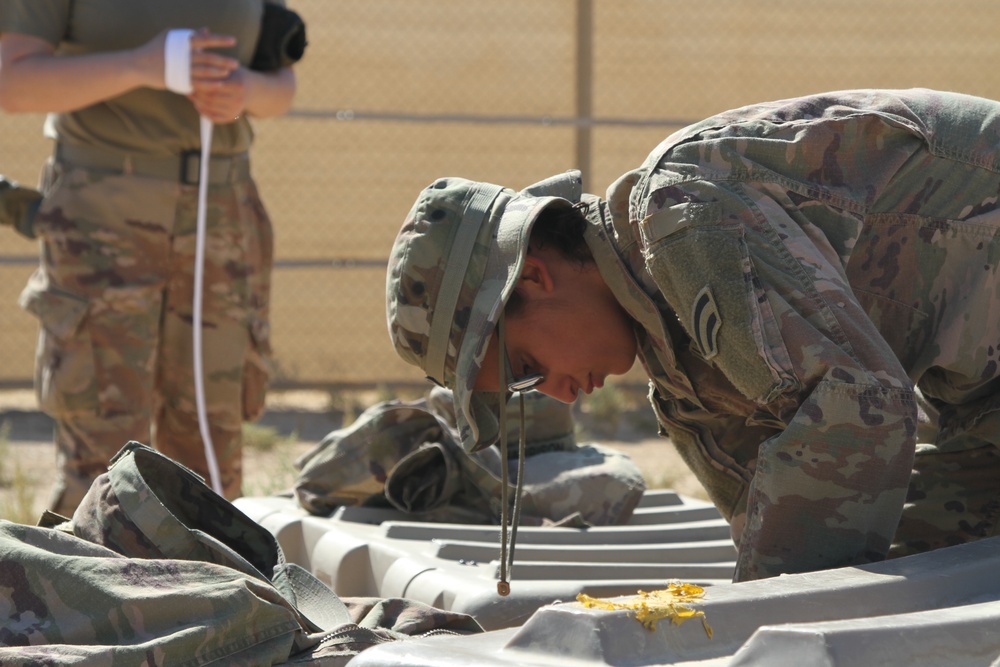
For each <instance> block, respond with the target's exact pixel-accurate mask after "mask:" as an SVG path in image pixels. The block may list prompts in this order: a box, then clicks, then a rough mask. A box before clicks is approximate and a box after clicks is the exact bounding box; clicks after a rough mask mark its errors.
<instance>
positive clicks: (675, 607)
mask: <svg viewBox="0 0 1000 667" xmlns="http://www.w3.org/2000/svg"><path fill="white" fill-rule="evenodd" d="M703 597H705V589H704V588H702V587H701V586H695V585H694V584H682V583H680V582H679V581H672V582H669V583H668V584H667V587H666V588H663V589H660V590H656V591H639V593H638V594H637V595H636V596H635V597H632V598H628V599H627V600H623V601H618V602H615V601H612V600H604V599H601V598H594V597H590V596H589V595H587V594H586V593H580V594H579V595H577V596H576V601H577V602H579V603H580V604H582V605H583V606H584V607H588V608H590V609H607V610H624V611H632V612H635V618H636V620H637V621H639V622H640V623H642V625H643V627H644V628H646V629H647V630H650V631H652V630H656V623H657V622H658V621H662V620H664V619H669V620H670V622H671V623H674V624H676V625H680V624H681V623H683V622H684V621H686V620H688V619H689V618H695V617H700V618H701V625H702V627H704V628H705V634H706V635H708V638H709V639H711V638H712V627H711V626H710V625H709V624H708V619H707V618H705V612H703V611H700V610H698V609H692V608H691V607H689V606H688V605H689V604H690V603H692V602H699V601H700V600H701V599H702V598H703Z"/></svg>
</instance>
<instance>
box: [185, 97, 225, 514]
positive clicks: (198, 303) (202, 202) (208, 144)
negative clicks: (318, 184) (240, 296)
mask: <svg viewBox="0 0 1000 667" xmlns="http://www.w3.org/2000/svg"><path fill="white" fill-rule="evenodd" d="M211 152H212V121H210V120H209V119H207V118H205V117H204V116H202V117H201V162H200V164H199V165H198V167H199V168H198V224H197V235H196V240H195V250H194V312H193V313H192V323H191V326H192V327H193V328H194V342H193V345H194V396H195V403H196V404H197V408H198V428H199V429H200V430H201V441H202V443H203V444H204V445H205V460H206V461H207V462H208V473H209V479H210V481H211V482H212V489H214V490H215V492H216V493H218V494H219V495H220V496H221V495H222V482H221V475H220V473H219V462H218V461H217V460H216V458H215V447H214V446H213V445H212V434H211V433H210V432H209V428H208V414H207V410H206V408H205V375H204V371H203V370H202V340H201V310H202V291H203V283H204V281H205V235H206V232H205V226H206V225H205V218H206V217H207V216H206V213H207V209H208V161H209V158H210V156H211Z"/></svg>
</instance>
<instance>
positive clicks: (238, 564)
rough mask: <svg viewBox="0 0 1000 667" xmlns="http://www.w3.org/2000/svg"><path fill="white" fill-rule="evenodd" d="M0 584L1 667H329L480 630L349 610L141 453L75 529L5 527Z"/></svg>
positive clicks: (195, 485) (402, 609)
mask: <svg viewBox="0 0 1000 667" xmlns="http://www.w3.org/2000/svg"><path fill="white" fill-rule="evenodd" d="M70 531H71V532H70ZM0 582H2V585H3V586H4V588H5V589H6V590H7V591H8V596H7V597H8V602H9V604H8V605H7V607H6V609H5V612H6V614H7V618H6V619H4V620H3V622H0V628H3V629H2V630H0V646H4V647H6V648H0V664H4V665H7V664H11V665H13V664H25V665H27V664H43V663H44V664H70V663H72V664H94V665H134V664H171V665H173V664H178V665H200V664H227V665H230V664H232V665H270V664H285V663H288V664H296V665H317V666H321V665H322V666H326V667H332V666H335V665H336V666H339V665H344V664H347V662H348V661H349V660H350V659H351V658H352V657H354V656H355V655H357V653H358V652H359V651H361V650H364V649H365V648H368V647H370V646H373V645H376V644H381V643H384V642H386V641H394V640H399V639H402V638H405V637H407V636H419V635H423V634H428V633H431V634H437V633H442V632H444V633H451V634H454V633H470V632H480V631H481V627H480V626H479V625H478V624H477V623H476V622H475V621H474V620H473V619H472V618H471V617H469V616H467V615H465V614H459V613H454V612H446V611H442V610H438V609H434V608H432V607H428V606H426V605H423V604H420V603H415V602H412V601H409V600H404V599H385V600H379V599H370V598H357V599H346V600H341V599H340V598H338V597H337V596H336V595H335V594H334V593H333V592H332V591H330V590H329V589H328V588H327V587H326V586H325V585H324V584H322V583H321V582H320V581H318V580H317V579H316V578H315V577H313V576H312V575H311V574H309V573H308V572H306V571H305V570H302V569H301V568H299V567H298V566H295V565H290V564H287V563H285V562H284V557H283V555H282V553H281V549H280V547H279V546H278V544H277V542H276V541H275V539H274V538H273V536H271V535H270V533H268V532H267V531H266V530H265V529H264V528H262V527H260V526H259V525H257V524H255V523H254V522H253V521H251V520H250V519H249V518H248V517H246V516H245V515H243V514H242V513H241V512H239V510H237V509H236V508H235V507H233V506H232V505H231V504H230V503H229V502H228V501H226V500H224V499H222V498H221V497H219V496H217V495H216V494H215V493H214V492H212V491H211V490H210V489H209V488H208V487H207V486H206V485H205V484H204V483H203V482H202V481H201V480H200V479H199V478H198V477H197V476H195V475H194V474H193V473H191V472H190V471H188V470H186V469H184V468H183V467H182V466H179V465H178V464H176V463H175V462H173V461H170V460H169V459H167V458H165V457H163V456H162V455H160V454H158V453H157V452H155V451H153V450H151V449H149V448H147V447H145V446H143V445H140V444H138V443H129V444H128V445H127V446H126V447H125V448H124V449H123V450H122V451H121V452H120V453H119V454H118V455H117V456H116V457H115V460H114V461H113V462H112V465H111V468H110V470H109V471H108V472H107V473H105V474H103V475H101V476H100V477H99V478H98V480H97V481H96V482H95V484H94V486H93V487H92V488H91V490H90V492H89V493H88V495H87V497H86V498H85V499H84V501H83V503H82V504H81V505H80V507H79V508H78V510H77V512H76V514H75V515H74V517H73V520H72V522H71V524H70V526H69V529H68V530H62V529H61V530H52V529H43V528H27V527H25V526H17V525H15V524H10V523H7V522H0Z"/></svg>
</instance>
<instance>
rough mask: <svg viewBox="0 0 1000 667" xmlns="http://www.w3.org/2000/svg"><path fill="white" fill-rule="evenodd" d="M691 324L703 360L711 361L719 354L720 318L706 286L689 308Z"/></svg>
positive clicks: (713, 299)
mask: <svg viewBox="0 0 1000 667" xmlns="http://www.w3.org/2000/svg"><path fill="white" fill-rule="evenodd" d="M691 323H692V325H693V326H694V340H695V342H696V343H697V344H698V347H699V348H700V349H701V354H702V356H703V357H704V358H705V359H711V358H712V357H714V356H715V355H717V354H718V353H719V341H718V339H719V328H720V327H721V326H722V318H720V317H719V307H718V306H716V305H715V298H714V297H713V296H712V290H711V288H710V287H709V286H708V285H705V286H704V287H702V288H701V291H700V292H698V296H696V297H695V298H694V305H693V306H692V307H691Z"/></svg>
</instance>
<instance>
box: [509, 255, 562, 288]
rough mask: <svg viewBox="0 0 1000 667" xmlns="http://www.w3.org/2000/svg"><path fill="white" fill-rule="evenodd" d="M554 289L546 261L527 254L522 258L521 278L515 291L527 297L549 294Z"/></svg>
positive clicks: (543, 258)
mask: <svg viewBox="0 0 1000 667" xmlns="http://www.w3.org/2000/svg"><path fill="white" fill-rule="evenodd" d="M554 288H555V284H554V282H553V280H552V272H551V270H550V267H549V265H548V260H547V258H545V257H542V256H540V255H535V254H531V253H528V255H527V256H526V257H525V258H524V267H523V268H522V269H521V277H520V279H519V280H518V281H517V289H518V290H522V291H523V293H524V294H525V295H527V296H530V295H531V294H533V293H538V292H541V293H550V292H552V290H553V289H554Z"/></svg>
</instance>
